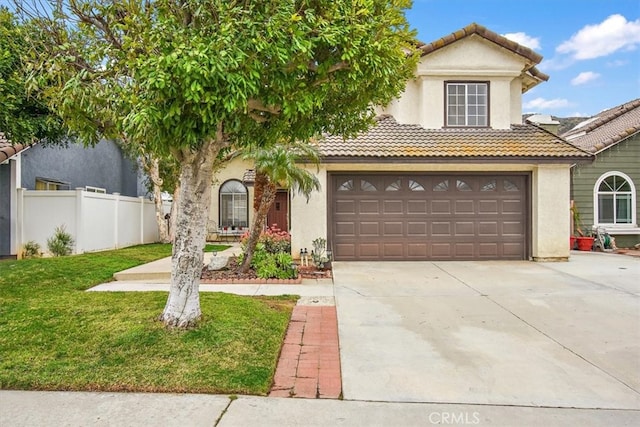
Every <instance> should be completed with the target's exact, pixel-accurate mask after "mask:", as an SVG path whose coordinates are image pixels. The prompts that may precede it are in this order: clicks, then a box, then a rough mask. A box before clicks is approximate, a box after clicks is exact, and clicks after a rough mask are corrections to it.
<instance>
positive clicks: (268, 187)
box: [239, 171, 278, 273]
mask: <svg viewBox="0 0 640 427" xmlns="http://www.w3.org/2000/svg"><path fill="white" fill-rule="evenodd" d="M255 185H256V193H258V187H259V188H260V190H261V191H260V194H261V197H260V199H259V200H260V204H259V206H258V208H257V209H255V202H254V210H255V215H254V216H253V224H252V226H251V231H250V234H249V239H248V240H247V247H246V248H245V251H244V259H243V260H242V264H241V265H240V267H239V270H240V272H241V273H246V272H247V271H249V267H251V260H252V259H253V253H254V252H255V250H256V246H257V245H258V240H259V239H260V234H261V233H262V230H263V229H264V223H265V222H266V220H267V214H268V213H269V209H271V206H273V202H275V200H276V192H277V190H278V188H277V187H276V185H275V184H274V183H272V182H271V181H269V178H267V176H266V175H264V174H262V173H260V172H259V171H256V182H255Z"/></svg>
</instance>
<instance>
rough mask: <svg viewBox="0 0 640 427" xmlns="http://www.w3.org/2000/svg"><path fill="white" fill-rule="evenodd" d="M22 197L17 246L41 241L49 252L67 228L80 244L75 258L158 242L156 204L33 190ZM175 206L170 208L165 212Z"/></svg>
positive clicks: (80, 192)
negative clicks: (51, 240) (58, 231)
mask: <svg viewBox="0 0 640 427" xmlns="http://www.w3.org/2000/svg"><path fill="white" fill-rule="evenodd" d="M17 191H18V197H17V217H18V218H17V242H16V243H17V246H18V248H19V249H20V248H22V245H23V244H24V243H26V242H29V241H35V242H37V243H38V244H39V245H40V247H41V250H43V251H46V250H47V239H48V238H50V237H51V236H53V234H54V232H55V229H56V227H58V226H62V225H64V227H65V229H66V231H67V232H68V233H69V234H71V235H72V236H73V239H74V241H75V244H74V248H73V253H74V254H80V253H83V252H94V251H103V250H108V249H116V248H122V247H125V246H132V245H138V244H143V243H153V242H156V241H158V225H157V223H156V217H155V208H154V204H153V202H152V201H150V200H148V199H145V198H144V197H127V196H121V195H119V194H118V193H114V194H101V193H94V192H88V191H84V189H82V188H78V189H76V190H70V191H28V190H25V189H23V188H19V189H18V190H17ZM169 207H170V205H169V204H168V203H165V212H168V211H169Z"/></svg>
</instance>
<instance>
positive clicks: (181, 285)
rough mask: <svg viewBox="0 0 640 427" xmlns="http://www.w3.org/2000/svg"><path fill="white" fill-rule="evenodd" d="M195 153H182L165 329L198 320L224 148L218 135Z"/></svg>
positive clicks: (192, 324)
mask: <svg viewBox="0 0 640 427" xmlns="http://www.w3.org/2000/svg"><path fill="white" fill-rule="evenodd" d="M218 133H219V135H218V138H217V139H216V140H208V141H206V142H205V143H204V144H203V147H202V148H200V149H199V150H198V151H197V152H188V153H182V155H181V157H182V158H181V159H180V162H181V166H180V184H179V185H180V191H181V194H180V197H179V198H178V203H177V212H176V228H175V241H174V243H173V254H172V257H171V262H172V269H171V287H170V289H169V298H168V299H167V304H166V306H165V308H164V311H163V312H162V315H161V316H160V320H161V321H162V322H164V324H165V325H167V326H173V327H179V328H188V327H191V326H194V325H195V324H196V323H197V321H198V320H199V319H200V316H201V311H200V295H199V287H200V275H201V274H202V267H203V256H204V253H203V250H204V245H205V243H206V226H207V219H208V217H209V207H210V202H211V183H212V180H213V162H214V160H215V158H216V155H217V154H218V151H219V150H220V148H221V147H222V145H223V141H222V135H221V132H220V131H219V132H218Z"/></svg>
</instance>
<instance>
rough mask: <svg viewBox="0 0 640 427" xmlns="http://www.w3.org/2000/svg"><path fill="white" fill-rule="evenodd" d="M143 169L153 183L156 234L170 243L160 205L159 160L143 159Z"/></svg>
mask: <svg viewBox="0 0 640 427" xmlns="http://www.w3.org/2000/svg"><path fill="white" fill-rule="evenodd" d="M143 162H144V164H145V169H146V170H147V174H148V175H149V179H151V184H152V185H153V203H154V205H155V208H156V223H157V224H158V235H159V238H160V241H161V242H162V243H170V242H171V238H170V237H169V225H168V224H167V220H166V219H165V213H164V209H163V206H162V184H163V181H162V178H161V177H160V162H159V160H158V159H157V158H155V157H151V158H149V159H144V160H143Z"/></svg>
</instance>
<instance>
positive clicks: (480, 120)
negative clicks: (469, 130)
mask: <svg viewBox="0 0 640 427" xmlns="http://www.w3.org/2000/svg"><path fill="white" fill-rule="evenodd" d="M445 86H446V93H447V96H446V99H447V101H446V104H447V105H446V112H447V123H446V126H465V127H486V126H489V83H487V82H447V83H445Z"/></svg>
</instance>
